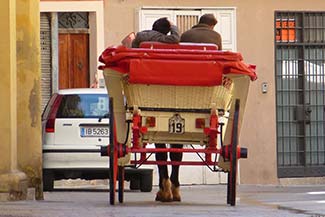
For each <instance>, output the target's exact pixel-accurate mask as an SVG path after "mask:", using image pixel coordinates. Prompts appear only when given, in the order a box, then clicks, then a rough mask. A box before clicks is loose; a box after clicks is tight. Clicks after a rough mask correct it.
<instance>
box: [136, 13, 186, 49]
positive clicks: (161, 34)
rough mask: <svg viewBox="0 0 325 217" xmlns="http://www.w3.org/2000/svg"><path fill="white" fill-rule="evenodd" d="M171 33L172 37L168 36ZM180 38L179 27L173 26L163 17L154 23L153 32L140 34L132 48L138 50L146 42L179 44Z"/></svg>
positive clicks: (148, 31) (147, 31) (137, 35)
mask: <svg viewBox="0 0 325 217" xmlns="http://www.w3.org/2000/svg"><path fill="white" fill-rule="evenodd" d="M169 32H170V35H167V34H168V33H169ZM179 38H180V37H179V32H178V28H177V26H175V25H173V24H172V23H171V22H170V21H169V20H168V19H167V18H166V17H163V18H160V19H158V20H156V21H155V22H154V24H153V25H152V30H144V31H141V32H138V33H137V34H136V36H135V39H134V40H133V41H132V47H133V48H138V47H139V46H140V43H141V42H144V41H157V42H163V43H178V42H179Z"/></svg>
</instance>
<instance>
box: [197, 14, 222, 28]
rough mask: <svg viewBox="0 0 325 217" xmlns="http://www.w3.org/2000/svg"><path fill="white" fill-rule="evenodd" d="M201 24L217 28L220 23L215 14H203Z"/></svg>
mask: <svg viewBox="0 0 325 217" xmlns="http://www.w3.org/2000/svg"><path fill="white" fill-rule="evenodd" d="M199 23H201V24H207V25H209V26H215V25H216V24H217V23H218V21H217V18H216V17H215V16H214V15H213V14H203V15H202V16H201V17H200V20H199Z"/></svg>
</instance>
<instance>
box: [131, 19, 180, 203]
mask: <svg viewBox="0 0 325 217" xmlns="http://www.w3.org/2000/svg"><path fill="white" fill-rule="evenodd" d="M169 32H170V34H169V35H168V33H169ZM179 40H180V35H179V31H178V28H177V26H175V25H174V24H173V23H172V22H170V21H169V20H168V19H167V18H166V17H163V18H160V19H158V20H156V21H155V22H154V24H153V26H152V30H144V31H142V32H138V33H137V34H136V36H135V38H134V40H133V41H132V47H133V48H138V47H139V46H140V43H141V42H144V41H156V42H163V43H170V44H173V43H178V42H179ZM155 146H156V148H166V144H162V143H156V144H155ZM182 147H183V145H182V144H171V148H182ZM169 157H170V159H171V160H172V161H181V160H182V153H170V156H169ZM156 160H157V161H167V153H156ZM158 172H159V191H158V192H157V194H156V199H155V200H156V201H162V202H170V201H181V196H180V193H179V186H180V183H179V178H178V174H179V165H173V166H172V172H171V175H170V178H169V175H168V168H167V165H158Z"/></svg>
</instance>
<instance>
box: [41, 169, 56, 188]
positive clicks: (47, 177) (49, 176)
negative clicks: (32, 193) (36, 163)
mask: <svg viewBox="0 0 325 217" xmlns="http://www.w3.org/2000/svg"><path fill="white" fill-rule="evenodd" d="M53 189H54V173H53V172H51V171H47V170H45V171H43V191H53Z"/></svg>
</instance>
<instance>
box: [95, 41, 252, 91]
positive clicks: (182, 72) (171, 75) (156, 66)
mask: <svg viewBox="0 0 325 217" xmlns="http://www.w3.org/2000/svg"><path fill="white" fill-rule="evenodd" d="M99 61H100V62H102V63H104V65H103V66H100V67H99V68H100V69H105V68H110V69H113V70H116V71H118V72H121V73H128V74H129V82H130V83H139V84H160V85H188V86H215V85H220V84H221V83H222V75H223V74H229V73H231V74H244V75H248V76H250V78H251V80H256V78H257V76H256V73H255V66H254V65H249V64H246V63H244V62H243V58H242V56H241V54H240V53H235V52H229V51H218V50H216V46H215V45H209V44H192V43H180V44H173V45H170V44H162V43H158V42H145V43H142V44H141V47H140V48H126V47H124V46H119V47H109V48H107V49H106V50H105V51H104V52H103V53H102V54H101V56H100V57H99Z"/></svg>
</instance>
